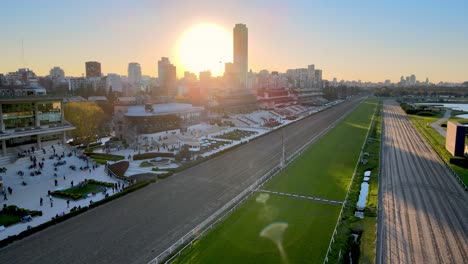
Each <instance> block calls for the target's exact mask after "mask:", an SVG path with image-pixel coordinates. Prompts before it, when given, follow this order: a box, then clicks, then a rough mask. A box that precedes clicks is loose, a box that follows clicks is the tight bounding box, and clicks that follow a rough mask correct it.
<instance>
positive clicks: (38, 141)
mask: <svg viewBox="0 0 468 264" xmlns="http://www.w3.org/2000/svg"><path fill="white" fill-rule="evenodd" d="M72 129H74V127H73V126H72V125H71V124H70V123H68V122H67V121H66V120H65V118H64V112H63V99H62V98H58V97H27V98H9V99H0V140H1V142H2V144H1V148H2V152H1V153H2V154H3V155H7V154H8V153H9V152H11V153H14V152H17V150H16V149H15V148H16V147H19V146H21V145H25V144H35V145H36V147H38V148H41V145H42V142H45V141H50V140H61V141H65V131H68V130H72Z"/></svg>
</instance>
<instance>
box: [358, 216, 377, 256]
mask: <svg viewBox="0 0 468 264" xmlns="http://www.w3.org/2000/svg"><path fill="white" fill-rule="evenodd" d="M376 223H377V218H376V217H366V218H364V219H362V220H360V221H359V223H358V224H359V225H361V228H362V230H363V232H362V237H361V246H360V250H361V254H360V259H359V263H363V264H372V263H374V259H375V247H376V245H375V239H376V233H375V229H376V227H375V225H376Z"/></svg>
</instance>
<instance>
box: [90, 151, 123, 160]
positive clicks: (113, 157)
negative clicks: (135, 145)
mask: <svg viewBox="0 0 468 264" xmlns="http://www.w3.org/2000/svg"><path fill="white" fill-rule="evenodd" d="M85 154H86V155H88V156H89V157H90V158H92V159H98V160H109V161H119V160H123V159H125V157H124V156H121V155H113V154H106V153H89V152H85Z"/></svg>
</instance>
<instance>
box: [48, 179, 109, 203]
mask: <svg viewBox="0 0 468 264" xmlns="http://www.w3.org/2000/svg"><path fill="white" fill-rule="evenodd" d="M87 182H88V184H94V185H100V186H103V187H108V188H110V187H112V186H114V184H113V183H109V182H102V181H96V180H93V179H90V180H87ZM72 188H77V186H75V187H72ZM70 189H71V188H70ZM51 194H52V195H53V196H58V197H62V198H70V199H72V200H79V199H82V198H86V194H80V193H73V192H70V191H69V189H66V190H61V191H53V192H52V193H51Z"/></svg>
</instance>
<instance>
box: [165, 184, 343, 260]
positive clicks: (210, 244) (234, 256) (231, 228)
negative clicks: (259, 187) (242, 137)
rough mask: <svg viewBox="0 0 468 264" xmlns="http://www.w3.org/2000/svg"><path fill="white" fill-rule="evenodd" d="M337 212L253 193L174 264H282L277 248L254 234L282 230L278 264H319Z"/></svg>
mask: <svg viewBox="0 0 468 264" xmlns="http://www.w3.org/2000/svg"><path fill="white" fill-rule="evenodd" d="M259 197H260V198H259ZM265 199H266V202H264V203H263V202H258V201H257V200H265ZM339 212H340V206H339V205H333V204H326V203H317V202H312V201H306V200H299V199H295V198H290V197H284V196H278V195H269V194H265V193H258V194H255V195H254V196H253V198H252V199H249V201H248V202H246V203H245V204H244V205H242V206H241V208H240V209H238V210H236V211H235V212H234V213H233V214H232V215H230V216H229V217H228V218H227V219H226V220H225V221H224V222H223V223H222V224H220V225H219V226H218V227H217V228H215V229H214V230H213V231H211V232H209V233H208V234H207V235H206V236H205V237H203V239H202V240H200V241H197V242H196V243H195V244H194V245H193V246H192V247H191V248H189V249H188V250H186V251H184V253H183V254H182V255H181V256H180V257H179V258H177V260H176V261H175V262H174V263H282V257H281V255H280V253H279V250H278V247H277V245H276V244H275V243H273V242H272V240H271V239H268V238H265V237H262V236H261V235H260V233H261V232H262V230H264V229H265V228H267V227H268V226H269V227H270V228H271V229H270V230H271V231H270V232H271V233H275V231H279V230H281V226H283V227H284V226H285V225H284V224H286V225H287V227H286V229H285V230H284V234H283V241H282V243H281V245H282V247H283V249H284V258H285V259H286V260H287V262H283V263H322V262H323V259H324V258H325V254H326V252H327V248H328V243H329V240H330V237H331V233H332V232H333V228H334V227H335V220H336V218H337V217H338V214H339ZM267 233H268V232H267Z"/></svg>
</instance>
